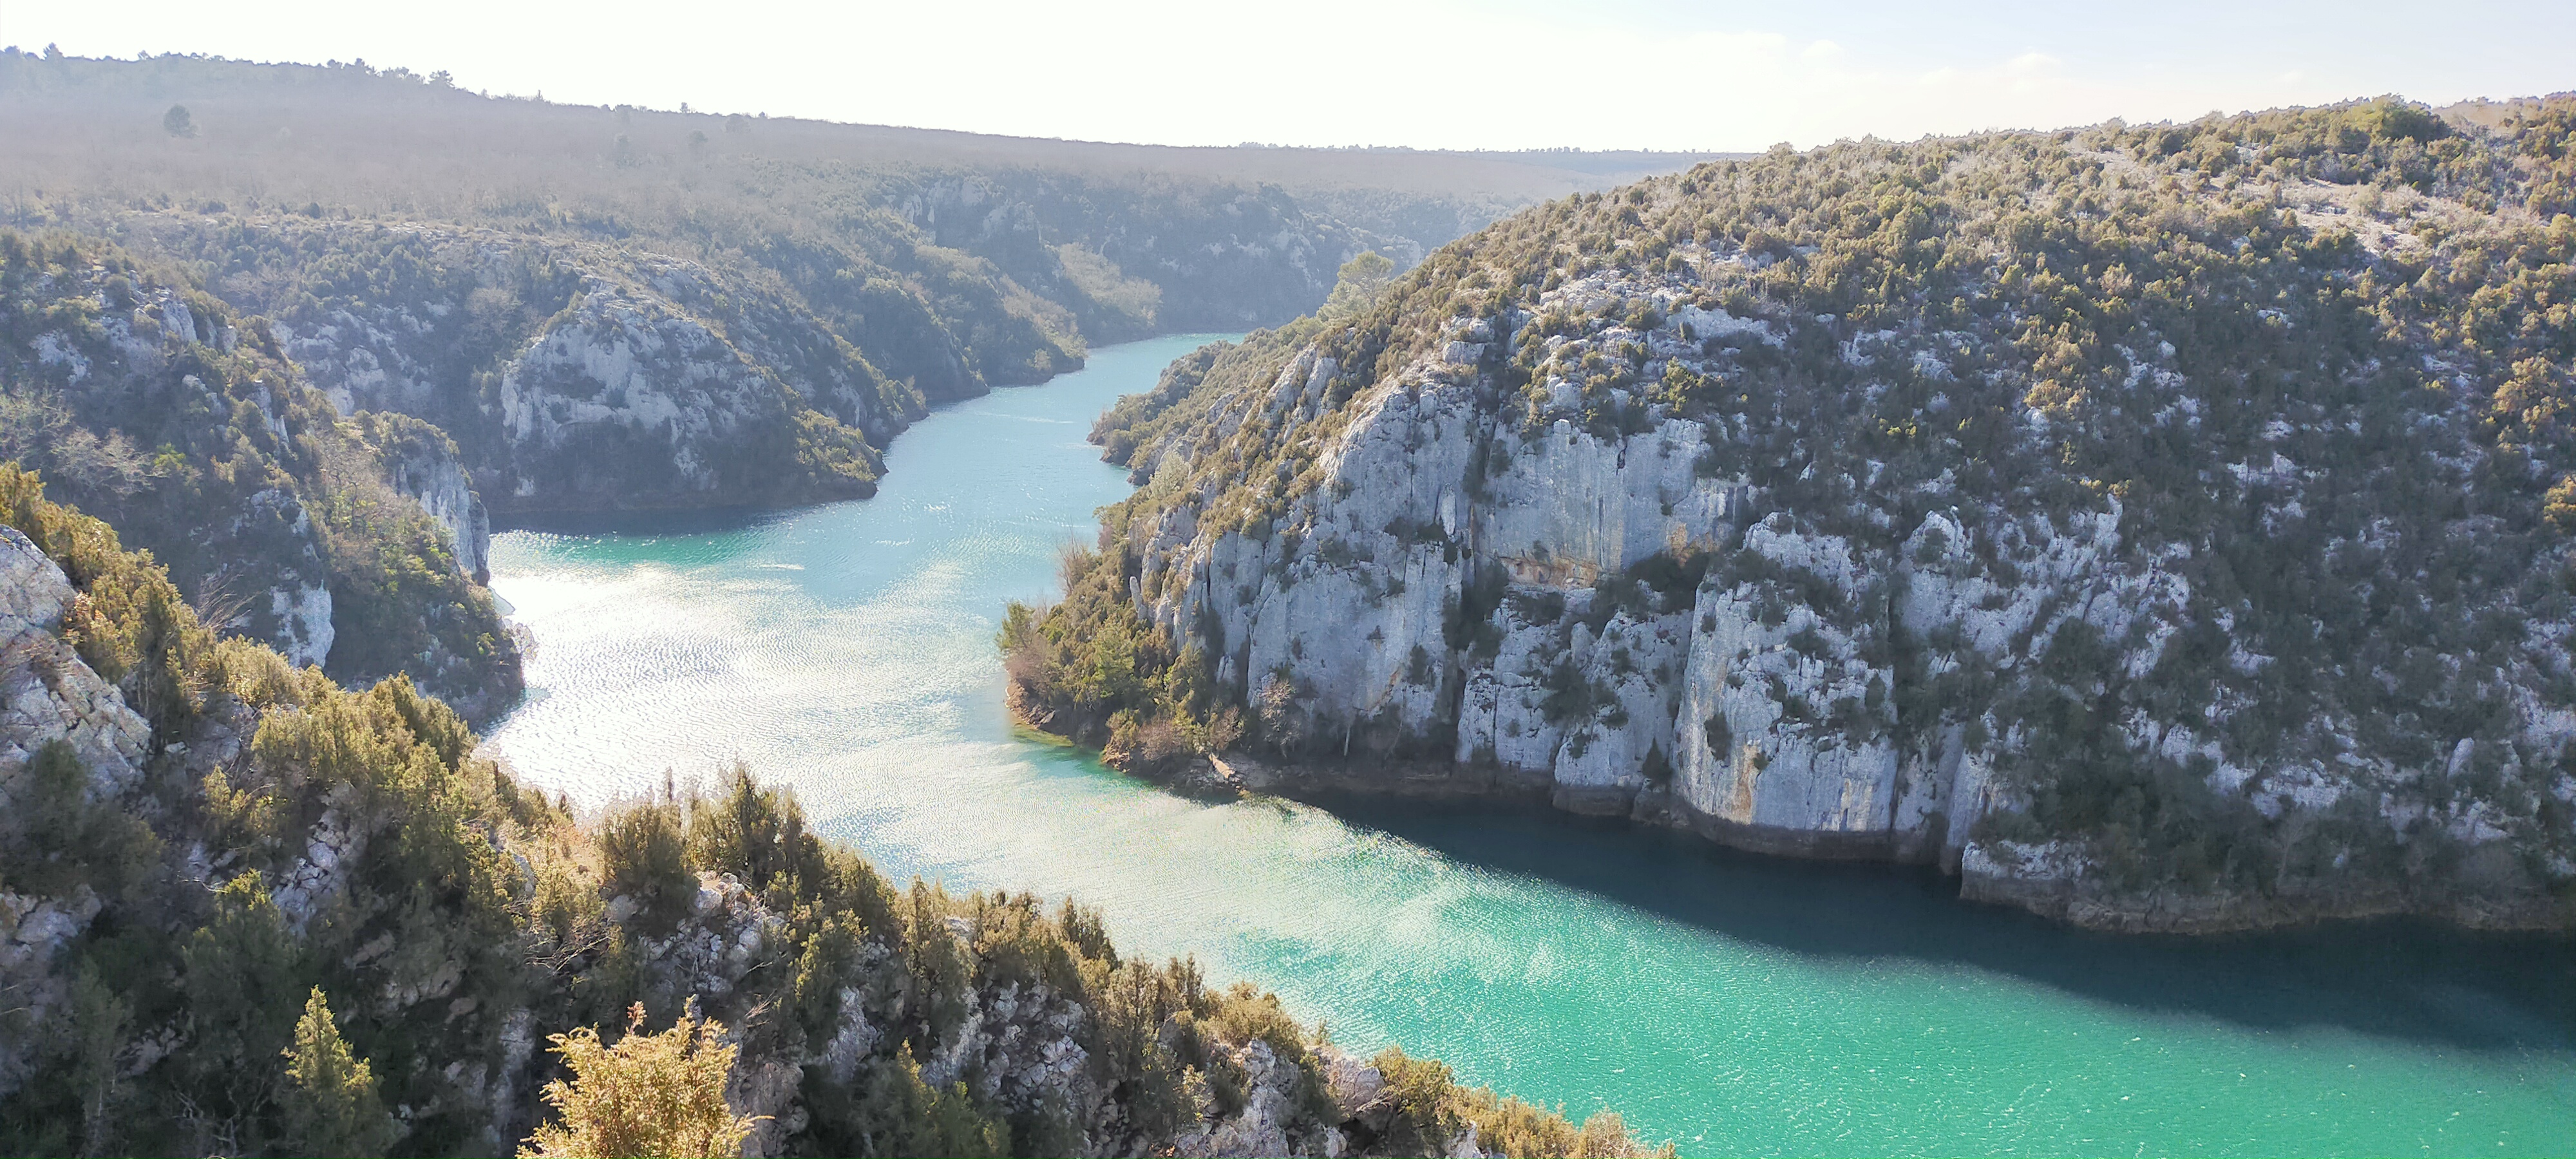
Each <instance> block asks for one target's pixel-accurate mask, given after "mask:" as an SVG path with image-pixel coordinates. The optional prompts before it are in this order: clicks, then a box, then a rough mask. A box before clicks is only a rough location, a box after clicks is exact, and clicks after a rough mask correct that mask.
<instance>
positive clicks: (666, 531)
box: [492, 507, 813, 539]
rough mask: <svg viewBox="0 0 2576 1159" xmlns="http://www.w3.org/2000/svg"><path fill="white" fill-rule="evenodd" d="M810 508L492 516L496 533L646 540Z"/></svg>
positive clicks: (749, 524) (749, 523) (764, 520)
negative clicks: (533, 533)
mask: <svg viewBox="0 0 2576 1159" xmlns="http://www.w3.org/2000/svg"><path fill="white" fill-rule="evenodd" d="M812 510H813V508H812V507H692V508H654V509H650V510H637V511H539V512H529V513H525V514H515V515H495V516H493V517H492V534H494V535H499V534H501V533H502V532H504V531H533V532H537V533H538V534H541V535H616V536H632V537H636V538H642V539H653V538H665V537H680V536H692V535H722V534H725V533H727V532H734V531H748V530H751V529H753V528H756V527H766V526H769V525H770V524H774V523H784V522H787V521H789V520H792V519H795V518H796V517H798V516H800V515H804V514H805V513H807V512H809V511H812Z"/></svg>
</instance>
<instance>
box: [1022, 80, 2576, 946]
mask: <svg viewBox="0 0 2576 1159" xmlns="http://www.w3.org/2000/svg"><path fill="white" fill-rule="evenodd" d="M2486 109H2487V111H2490V112H2492V111H2494V109H2495V107H2494V106H2487V107H2486ZM2504 113H2505V115H2502V116H2487V117H2485V118H2484V119H2483V120H2482V121H2478V120H2471V119H2469V118H2467V117H2465V116H2463V117H2445V116H2442V115H2439V114H2436V113H2435V112H2433V111H2430V110H2427V109H2424V108H2422V107H2420V106H2415V105H2410V104H2407V103H2404V102H2402V101H2396V100H2393V99H2392V100H2381V101H2373V102H2367V103H2360V104H2354V105H2346V106H2339V107H2333V108H2322V109H2310V110H2294V111H2287V112H2273V113H2263V114H2255V115H2248V116H2240V117H2234V118H2211V119H2207V120H2203V121H2199V122H2194V123H2191V124H2185V125H2154V126H2142V127H2130V126H2125V125H2121V124H2118V123H2112V124H2107V125H2103V126H2099V127H2096V128H2093V129H2088V130H2081V131H2073V132H2063V133H2051V134H2029V133H2021V134H1994V135H1986V136H1977V137H1967V138H1958V139H1947V140H1926V141H1922V142H1918V143H1915V144H1910V145H1892V144H1886V143H1881V142H1874V141H1872V142H1860V143H1844V144H1839V145H1835V146H1832V147H1829V148H1825V149H1820V150H1817V151H1814V152H1811V153H1805V154H1800V153H1793V152H1790V151H1788V150H1786V149H1782V150H1775V151H1774V152H1772V153H1771V154H1768V155H1766V156H1762V157H1759V158H1754V159H1751V160H1745V161H1735V162H1723V163H1716V164H1709V165H1703V166H1700V167H1698V168H1696V169H1694V170H1692V171H1690V172H1689V173H1686V174H1682V175H1678V176H1674V177H1671V178H1665V179H1657V180H1651V181H1647V182H1644V183H1641V184H1637V185H1632V186H1629V187H1627V188H1624V189H1620V190H1617V191H1614V192H1611V193H1609V194H1605V195H1590V196H1579V197H1575V198H1571V199H1567V200H1564V201H1559V202H1555V203H1551V204H1549V205H1547V206H1546V207H1544V208H1541V209H1536V210H1532V211H1528V212H1525V213H1522V214H1520V215H1517V216H1514V217H1511V218H1508V219H1506V220H1504V221H1502V222H1500V223H1498V224H1496V225H1494V226H1492V227H1490V228H1488V229H1486V230H1484V231H1483V232H1481V233H1478V234H1476V235H1473V236H1471V237H1469V238H1467V239H1465V240H1463V241H1461V242H1458V243H1456V244H1453V245H1451V246H1448V247H1446V248H1444V249H1442V250H1440V251H1439V252H1437V253H1435V254H1433V255H1432V256H1431V257H1430V258H1429V259H1428V260H1427V261H1426V262H1425V263H1424V264H1423V265H1422V266H1421V267H1420V268H1418V269H1416V270H1414V271H1413V272H1412V273H1411V274H1410V275H1408V276H1406V277H1404V278H1401V279H1399V280H1398V281H1397V282H1396V283H1395V284H1394V285H1392V286H1391V287H1390V288H1388V289H1387V290H1385V291H1384V292H1383V293H1381V294H1379V295H1376V296H1375V298H1374V300H1370V299H1369V298H1368V297H1367V296H1364V295H1351V296H1348V297H1351V298H1353V299H1355V300H1351V301H1348V302H1346V304H1345V305H1344V306H1343V307H1342V308H1340V309H1339V310H1336V311H1327V312H1326V314H1325V315H1324V316H1321V317H1313V318H1307V319H1303V320H1300V321H1299V322H1297V323H1294V324H1291V325H1289V326H1286V327H1282V328H1280V329H1278V330H1274V331H1267V332H1262V333H1259V334H1256V335H1254V336H1253V337H1251V338H1250V339H1248V340H1246V341H1245V342H1244V343H1243V344H1241V345H1240V346H1217V347H1211V348H1209V349H1207V350H1203V351H1201V352H1199V353H1198V354H1196V355H1194V356H1192V357H1191V358H1188V359H1184V360H1183V361H1182V362H1180V363H1177V364H1175V365H1174V366H1173V368H1172V369H1171V370H1170V371H1169V372H1168V373H1167V374H1166V376H1165V379H1164V381H1163V383H1162V384H1161V385H1160V386H1158V387H1157V389H1156V390H1154V391H1153V392H1151V393H1149V394H1146V395H1140V396H1136V397H1132V398H1129V399H1127V400H1124V401H1122V402H1121V403H1120V404H1119V405H1118V407H1117V408H1115V409H1114V410H1113V411H1112V412H1111V413H1110V414H1109V415H1107V416H1105V417H1104V419H1103V420H1102V423H1101V425H1100V428H1099V430H1097V431H1096V432H1095V436H1094V437H1095V440H1096V441H1099V442H1101V443H1102V444H1103V445H1104V446H1105V447H1106V448H1107V457H1109V458H1110V459H1111V460H1112V461H1115V462H1118V463H1121V464H1124V465H1126V466H1128V467H1130V468H1131V470H1132V472H1133V476H1134V478H1135V479H1136V480H1137V481H1138V482H1139V483H1140V484H1141V490H1140V491H1139V492H1138V493H1137V495H1136V496H1135V497H1134V498H1132V499H1131V500H1129V501H1127V502H1125V503H1122V504H1119V505H1117V506H1115V507H1112V508H1108V509H1105V510H1104V513H1103V519H1104V525H1103V528H1102V532H1101V535H1100V541H1099V547H1098V549H1097V550H1096V551H1090V550H1086V551H1081V552H1077V553H1074V554H1073V555H1072V556H1070V557H1069V558H1068V559H1067V561H1066V566H1065V587H1066V592H1067V594H1066V598H1065V599H1064V601H1063V602H1062V603H1060V604H1057V605H1055V606H1053V607H1049V608H1042V609H1030V608H1015V609H1013V611H1012V614H1011V617H1010V620H1009V622H1008V624H1007V626H1006V628H1005V631H1004V644H1005V647H1006V648H1007V649H1008V650H1009V651H1010V653H1011V671H1012V678H1013V688H1012V695H1013V698H1014V702H1015V704H1017V705H1018V706H1019V707H1020V709H1021V711H1022V712H1023V714H1024V715H1026V716H1027V717H1029V718H1030V719H1031V720H1033V721H1036V722H1038V723H1040V724H1042V725H1043V726H1045V727H1048V728H1051V729H1054V730H1056V731H1059V732H1063V733H1066V734H1067V735H1072V736H1076V737H1080V738H1083V739H1085V740H1089V741H1091V742H1093V743H1099V744H1103V745H1105V746H1106V747H1107V751H1108V754H1109V756H1110V758H1111V759H1112V760H1113V761H1114V762H1116V763H1120V764H1123V765H1125V766H1127V767H1131V768H1136V769H1139V770H1142V771H1148V772H1157V773H1161V774H1164V775H1170V776H1177V777H1183V778H1185V779H1188V780H1192V781H1195V782H1199V783H1215V784H1219V785H1225V784H1246V783H1248V784H1251V785H1254V786H1270V787H1276V788H1281V789H1285V790H1288V791H1306V790H1318V789H1325V788H1344V789H1361V790H1368V791H1393V792H1414V793H1453V794H1455V793H1467V794H1481V793H1506V794H1519V795H1526V796H1530V797H1533V798H1536V799H1540V800H1546V801H1550V802H1553V803H1554V804H1555V805H1556V806H1558V807H1560V808H1565V809H1570V810H1574V811H1577V812H1583V813H1595V814H1609V815H1617V816H1624V817H1631V818H1634V819H1636V820H1637V821H1639V822H1641V823H1649V824H1658V825H1670V826H1677V827H1682V828H1687V829H1691V830H1695V831H1698V832H1701V833H1704V834H1706V835H1708V836H1710V837H1712V838H1714V839H1716V840H1719V841H1722V842H1726V843H1729V844H1734V845H1740V846H1744V847H1748V848H1754V849H1761V850H1769V851H1774V852H1780V853H1786V854H1793V855H1801V856H1817V857H1860V858H1883V859H1892V860H1898V861H1912V862H1925V863H1934V864H1939V865H1941V866H1942V867H1944V868H1945V869H1947V870H1949V871H1950V872H1953V873H1956V874H1958V875H1959V876H1960V877H1961V879H1962V890H1963V893H1964V894H1965V895H1966V896H1968V897H1970V898H1977V899H1984V900H1991V901H1997V902H2003V903H2007V904H2013V905H2019V906H2024V907H2027V908H2030V909H2033V910H2036V911H2039V912H2041V913H2046V914H2050V915H2055V916H2059V917H2063V918H2065V919H2068V920H2071V921H2075V922H2079V923H2083V924H2087V925H2094V926H2102V927H2108V928H2118V929H2138V930H2148V929H2152V930H2215V929H2230V928H2241V927H2248V926H2259V925H2267V924H2275V923H2281V922H2290V921H2301V920H2307V919H2313V918H2317V917H2325V916H2358V915H2369V914H2381V913H2397V912H2403V913H2418V914H2426V915H2433V916H2438V917H2441V918H2445V919H2449V920H2453V921H2457V922H2461V923H2464V924H2469V925H2475V926H2493V927H2561V928H2563V927H2565V926H2567V925H2569V924H2570V923H2571V922H2576V773H2571V769H2576V765H2571V763H2570V761H2571V759H2576V752H2571V750H2570V748H2569V740H2570V737H2571V734H2576V666H2571V658H2570V654H2569V648H2570V646H2571V645H2570V637H2571V632H2576V596H2571V591H2576V555H2571V543H2570V539H2569V536H2570V535H2571V534H2576V438H2572V437H2571V436H2576V426H2571V425H2570V424H2571V414H2570V412H2569V409H2568V408H2569V405H2570V399H2571V398H2576V379H2571V373H2572V372H2576V325H2571V323H2576V318H2571V317H2570V316H2569V310H2570V309H2571V306H2570V304H2569V303H2570V302H2571V301H2576V217H2571V216H2570V213H2571V212H2576V158H2572V157H2571V153H2570V146H2571V142H2576V102H2571V101H2569V100H2567V99H2564V98H2560V99H2552V100H2549V101H2541V102H2521V103H2518V104H2515V105H2512V106H2508V107H2506V108H2505V110H2504Z"/></svg>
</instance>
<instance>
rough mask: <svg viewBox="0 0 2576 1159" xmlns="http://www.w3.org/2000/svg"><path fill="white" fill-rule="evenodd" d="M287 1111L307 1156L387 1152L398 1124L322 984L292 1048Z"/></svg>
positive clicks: (306, 1007) (284, 1098)
mask: <svg viewBox="0 0 2576 1159" xmlns="http://www.w3.org/2000/svg"><path fill="white" fill-rule="evenodd" d="M286 1057H287V1060H288V1061H287V1064H286V1077H287V1080H288V1081H287V1086H286V1089H285V1092H284V1094H283V1096H282V1097H281V1098H280V1099H279V1102H280V1103H281V1104H283V1105H284V1107H285V1110H286V1127H287V1130H288V1132H289V1133H290V1139H291V1141H292V1144H293V1145H294V1146H295V1147H296V1148H297V1150H298V1152H299V1153H300V1154H306V1155H382V1154H384V1152H385V1148H386V1147H388V1146H390V1145H391V1144H392V1143H393V1138H394V1122H393V1119H391V1118H390V1117H388V1116H387V1115H386V1114H385V1108H384V1103H383V1102H382V1100H380V1099H379V1098H378V1097H377V1094H376V1074H375V1070H374V1068H373V1067H370V1066H369V1065H368V1064H367V1060H365V1059H362V1058H359V1057H357V1056H356V1055H354V1054H352V1053H351V1052H350V1050H349V1044H348V1043H347V1042H346V1041H344V1040H342V1039H341V1037H340V1026H339V1024H338V1023H336V1022H333V1021H332V1020H331V1006H330V1004H329V1003H328V1002H326V1001H324V1000H323V997H322V988H321V987H319V986H316V987H314V988H313V993H312V996H311V997H308V998H306V999H305V1000H304V1017H303V1018H301V1019H298V1020H297V1021H296V1023H295V1045H294V1046H293V1047H292V1048H290V1049H289V1050H287V1052H286Z"/></svg>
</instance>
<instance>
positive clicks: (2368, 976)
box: [1319, 798, 2576, 1050]
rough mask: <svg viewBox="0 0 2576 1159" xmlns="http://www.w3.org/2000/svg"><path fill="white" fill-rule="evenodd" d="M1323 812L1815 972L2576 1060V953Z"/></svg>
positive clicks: (2402, 923) (2447, 930) (1418, 807)
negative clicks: (2158, 919)
mask: <svg viewBox="0 0 2576 1159" xmlns="http://www.w3.org/2000/svg"><path fill="white" fill-rule="evenodd" d="M1319 804H1322V805H1323V806H1324V807H1326V808H1329V809H1331V810H1332V811H1333V812H1334V813H1335V815H1337V816H1340V817H1342V818H1343V819H1345V820H1346V821H1348V822H1350V823H1352V824H1354V825H1360V826H1366V827H1368V828H1372V829H1377V830H1381V831H1383V832H1385V833H1387V834H1389V835H1392V836H1394V837H1398V838H1401V839H1403V840H1405V841H1410V842H1413V843H1415V844H1417V845H1421V846H1424V847H1426V848H1429V849H1432V850H1436V851H1438V852H1439V853H1440V854H1441V855H1442V856H1445V857H1447V858H1450V859H1451V860H1454V861H1457V862H1460V863H1462V864H1466V865H1472V866H1476V867H1479V868H1483V869H1488V870H1493V871H1497V872H1502V873H1511V874H1519V875H1524V876H1528V877H1533V878H1538V879H1542V880H1546V881H1551V882H1555V883H1557V884H1559V885H1563V886H1566V887H1569V888H1572V889H1579V890H1582V891H1584V892H1586V893H1591V894H1594V895H1597V896H1599V897H1603V898H1606V899H1609V900H1611V901H1615V902H1619V903H1621V904H1624V905H1628V906H1633V907H1635V908H1637V909H1639V910H1643V911H1645V912H1647V913H1651V914H1654V915H1655V916H1657V917H1661V918H1665V919H1668V920H1671V921H1675V922H1681V923H1685V924H1688V925H1691V926H1695V927H1698V928H1700V929H1704V930H1708V931H1711V932H1714V933H1717V934H1721V935H1724V936H1727V937H1731V938H1740V939H1743V940H1745V941H1749V942H1757V943H1760V944H1763V945H1767V946H1773V947H1777V948H1779V949H1782V950H1787V951H1791V952H1795V953H1800V954H1811V955H1824V956H1832V957H1844V958H1893V959H1912V960H1915V961H1920V962H1927V963H1934V964H1943V965H1959V966H1969V967H1974V968H1977V969H1982V970H1989V971H1993V972H1995V973H1998V974H2004V975H2010V976H2013V977H2018V978H2023V979H2027V980H2029V981H2032V982H2036V983H2040V984H2043V985H2047V986H2051V987H2054V988H2056V989H2059V990H2062V991H2065V992H2067V993H2070V994H2074V995H2077V996H2079V997H2083V998H2088V999H2093V1000H2096V1001H2102V1002H2110V1003H2116V1004H2119V1005H2122V1006H2127V1007H2132V1008H2136V1009H2141V1010H2152V1011H2157V1012H2161V1013H2168V1014H2180V1015H2201V1016H2205V1017H2209V1018H2216V1019H2221V1020H2225V1021H2228V1022H2232V1023H2237V1024H2240V1025H2244V1026H2247V1027H2253V1028H2260V1029H2289V1028H2292V1027H2303V1026H2332V1027H2340V1028H2343V1029H2347V1030H2351V1031H2354V1032H2358V1033H2362V1034H2369V1035H2377V1036H2384V1037H2390V1038H2397V1039H2405V1040H2412V1041H2419V1042H2426V1043H2436V1044H2441V1045H2446V1046H2453V1047H2459V1048H2464V1049H2477V1050H2512V1049H2539V1050H2570V1049H2576V937H2568V936H2560V935H2526V934H2492V933H2479V932H2475V931H2467V930H2460V929H2457V928H2453V927H2448V926H2442V925H2438V924H2434V923H2429V922H2423V921H2413V920H2402V919H2380V920H2371V921H2350V922H2330V923H2323V924H2320V925H2317V926H2314V927H2309V928H2302V929H2293V930H2279V931H2270V932H2264V933H2251V934H2231V935H2223V936H2212V937H2181V936H2140V935H2124V934H2104V933H2096V932H2093V931H2089V930H2081V929H2076V928H2073V927H2069V926H2064V925H2060V924H2058V923H2055V922H2051V921H2048V920H2045V919H2042V918H2039V917H2037V916H2034V915H2031V914H2027V913H2023V912H2020V911H2017V910H2007V909H2002V908H1998V907H1993V906H1985V905H1978V904H1974V903H1970V902H1964V901H1961V900H1959V896H1958V893H1959V890H1958V883H1957V881H1956V880H1954V879H1951V878H1947V877H1944V876H1942V875H1941V874H1939V873H1937V872H1934V871H1932V870H1929V869H1919V868H1906V867H1894V866H1886V865H1870V864H1853V863H1834V862H1812V861H1797V860H1791V859H1787V858H1777V857H1765V856H1761V855H1758V854H1750V853H1742V852H1738V851H1735V850H1730V849H1724V848H1720V847H1718V846H1714V845H1710V844H1708V843H1707V842H1705V841H1701V840H1699V839H1697V838H1693V837H1689V836H1686V835H1682V834H1677V833H1673V832H1670V831H1665V830H1648V829H1641V828H1637V827H1634V826H1631V825H1628V824H1627V823H1625V822H1622V821H1593V820H1585V819H1582V818H1577V817H1571V816H1566V815H1562V814H1554V813H1549V812H1545V811H1539V810H1531V809H1520V808H1511V807H1503V806H1493V805H1478V804H1445V803H1444V804H1434V803H1426V802H1420V801H1399V800H1389V799H1386V798H1335V799H1329V800H1325V801H1321V802H1319Z"/></svg>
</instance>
